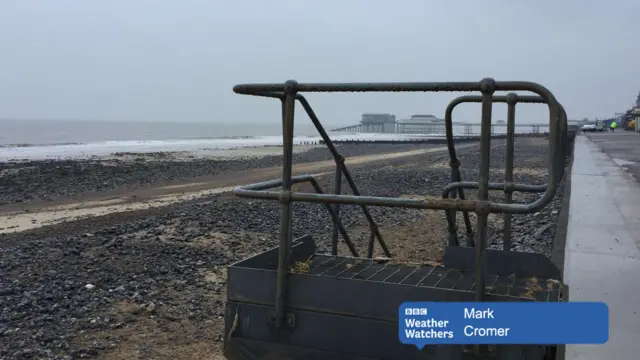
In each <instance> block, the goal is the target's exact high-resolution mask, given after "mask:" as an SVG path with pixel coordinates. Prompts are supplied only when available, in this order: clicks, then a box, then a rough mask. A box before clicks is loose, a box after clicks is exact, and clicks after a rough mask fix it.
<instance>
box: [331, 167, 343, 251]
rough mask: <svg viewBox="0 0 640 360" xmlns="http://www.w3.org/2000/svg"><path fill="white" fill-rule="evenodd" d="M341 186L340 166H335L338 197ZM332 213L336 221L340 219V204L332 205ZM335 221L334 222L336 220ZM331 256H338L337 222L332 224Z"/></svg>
mask: <svg viewBox="0 0 640 360" xmlns="http://www.w3.org/2000/svg"><path fill="white" fill-rule="evenodd" d="M341 186H342V169H341V168H340V164H336V183H335V194H336V195H340V192H341V189H340V188H341ZM333 211H334V212H335V213H336V216H337V217H338V219H339V218H340V204H334V205H333ZM338 219H336V220H338ZM331 255H333V256H336V255H338V221H334V222H333V234H332V237H331Z"/></svg>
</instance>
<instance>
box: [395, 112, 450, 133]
mask: <svg viewBox="0 0 640 360" xmlns="http://www.w3.org/2000/svg"><path fill="white" fill-rule="evenodd" d="M397 128H398V133H402V134H444V132H445V128H444V119H440V118H437V117H435V116H434V115H412V116H411V117H410V118H409V119H402V120H398V124H397Z"/></svg>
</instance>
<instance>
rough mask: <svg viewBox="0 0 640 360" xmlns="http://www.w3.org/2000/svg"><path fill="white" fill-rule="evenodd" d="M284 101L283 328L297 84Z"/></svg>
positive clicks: (278, 316)
mask: <svg viewBox="0 0 640 360" xmlns="http://www.w3.org/2000/svg"><path fill="white" fill-rule="evenodd" d="M285 94H286V96H285V99H284V101H283V102H282V117H283V119H282V144H283V146H282V148H283V166H282V196H279V200H280V244H279V248H278V272H277V277H278V278H277V284H276V312H275V319H274V320H275V325H276V326H277V327H282V326H283V324H284V304H285V298H286V295H287V272H288V269H289V262H290V258H291V254H290V252H291V222H292V221H291V220H292V219H291V217H292V209H291V208H292V206H291V198H290V197H289V196H288V195H289V194H290V193H291V185H292V179H291V173H292V168H293V119H294V111H295V105H296V104H295V96H296V83H295V82H293V81H288V82H287V86H285Z"/></svg>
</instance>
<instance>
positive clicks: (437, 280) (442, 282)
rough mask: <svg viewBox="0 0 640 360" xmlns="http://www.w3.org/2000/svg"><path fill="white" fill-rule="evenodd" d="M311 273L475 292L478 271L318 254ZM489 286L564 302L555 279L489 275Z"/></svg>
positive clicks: (493, 292) (521, 295) (512, 293)
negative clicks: (476, 272)
mask: <svg viewBox="0 0 640 360" xmlns="http://www.w3.org/2000/svg"><path fill="white" fill-rule="evenodd" d="M308 274H309V275H316V276H327V277H338V278H343V279H353V280H363V281H376V282H385V283H392V284H399V285H412V286H419V287H430V288H437V289H443V290H459V291H470V292H471V291H475V274H474V273H471V272H462V271H459V270H455V269H449V268H444V267H440V266H431V265H418V264H416V265H413V264H398V263H393V262H386V263H383V262H381V261H376V260H371V259H361V258H352V257H341V256H330V255H315V256H314V257H313V258H312V259H311V264H310V267H309V272H308ZM485 289H486V293H487V294H490V295H498V296H509V297H516V298H522V299H529V300H535V301H545V302H556V301H562V285H561V283H560V282H559V281H557V280H553V279H538V278H517V277H515V276H498V275H488V276H487V279H486V288H485Z"/></svg>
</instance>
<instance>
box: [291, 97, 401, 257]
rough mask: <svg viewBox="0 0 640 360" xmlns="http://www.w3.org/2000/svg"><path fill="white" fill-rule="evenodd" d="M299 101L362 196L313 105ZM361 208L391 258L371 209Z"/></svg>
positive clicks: (381, 245)
mask: <svg viewBox="0 0 640 360" xmlns="http://www.w3.org/2000/svg"><path fill="white" fill-rule="evenodd" d="M297 99H298V101H300V104H301V105H302V107H303V108H304V110H305V111H306V112H307V115H308V116H309V119H311V122H312V123H313V125H314V126H315V128H316V130H318V133H319V134H320V137H321V138H322V140H323V141H324V143H325V144H326V145H327V148H329V151H331V154H332V155H333V157H334V159H335V161H336V164H337V165H338V166H339V167H340V169H341V173H342V174H344V177H345V179H346V180H347V184H348V185H349V187H350V188H351V192H353V194H354V195H356V196H360V191H359V190H358V187H357V186H356V183H355V181H353V178H352V177H351V173H350V172H349V169H347V166H346V165H345V163H344V157H343V156H341V155H340V154H339V153H338V150H337V149H336V147H335V146H334V145H333V142H332V141H331V138H329V135H328V134H327V132H326V131H325V130H324V128H323V127H322V124H320V119H318V116H317V115H316V113H315V111H313V108H312V107H311V104H309V102H308V101H307V99H306V98H305V97H304V96H302V95H298V96H297ZM361 208H362V212H363V213H364V217H365V218H366V219H367V221H368V222H369V227H370V228H371V229H373V232H374V234H375V236H376V238H377V239H378V243H379V244H380V247H381V248H382V251H384V254H385V256H388V257H391V252H390V251H389V248H388V247H387V244H386V243H385V242H384V239H383V238H382V234H380V231H379V229H378V225H377V224H376V222H375V220H373V217H372V216H371V213H369V209H367V207H366V206H365V205H361Z"/></svg>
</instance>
